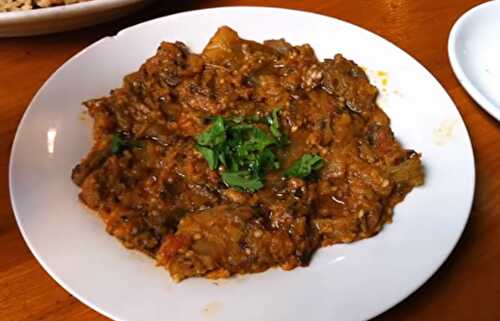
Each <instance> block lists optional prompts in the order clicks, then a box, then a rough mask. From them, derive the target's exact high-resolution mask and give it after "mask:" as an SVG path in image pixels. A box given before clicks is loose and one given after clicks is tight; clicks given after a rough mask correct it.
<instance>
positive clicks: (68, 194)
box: [9, 7, 474, 321]
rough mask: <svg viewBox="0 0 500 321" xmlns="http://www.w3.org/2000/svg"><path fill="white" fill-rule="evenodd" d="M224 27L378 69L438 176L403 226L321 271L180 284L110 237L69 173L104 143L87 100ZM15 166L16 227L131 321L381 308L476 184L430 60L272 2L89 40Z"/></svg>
mask: <svg viewBox="0 0 500 321" xmlns="http://www.w3.org/2000/svg"><path fill="white" fill-rule="evenodd" d="M224 24H227V25H229V26H231V27H233V28H234V29H235V30H237V31H238V32H239V33H240V35H241V36H242V37H244V38H248V39H253V40H258V41H262V40H264V39H272V38H275V39H276V38H281V37H284V38H285V39H286V40H288V41H289V42H291V43H293V44H302V43H305V42H307V43H310V44H311V45H312V47H313V48H314V49H315V50H316V53H317V55H318V56H319V57H320V58H325V57H332V56H333V55H334V54H335V53H337V52H341V53H343V54H344V55H345V56H346V57H348V58H350V59H353V60H354V61H356V62H358V63H359V64H360V65H362V66H364V67H367V68H368V74H369V76H370V77H371V80H372V81H373V82H374V83H376V84H377V85H378V86H379V87H380V88H381V89H382V91H381V96H380V101H379V103H380V104H381V106H382V107H383V108H384V110H385V111H386V113H387V114H388V115H389V116H390V118H391V121H392V128H393V130H394V132H395V135H396V136H397V137H398V139H399V140H400V141H401V143H402V144H403V146H405V147H407V148H412V149H415V150H416V151H419V152H421V153H422V155H423V156H422V159H423V163H424V166H425V171H426V182H425V185H424V186H422V187H419V188H416V189H415V190H414V191H412V192H411V193H410V194H409V195H408V196H407V197H406V199H405V200H404V202H403V203H401V204H399V205H398V206H397V207H396V209H395V215H394V222H393V224H389V225H387V226H385V227H384V229H383V231H382V232H381V233H380V234H379V235H377V236H375V237H373V238H370V239H367V240H363V241H359V242H355V243H353V244H341V245H334V246H331V247H327V248H322V249H320V250H319V251H318V252H317V253H316V254H315V255H314V257H313V260H312V262H311V265H310V266H308V267H305V268H297V269H295V270H293V271H289V272H285V271H282V270H279V269H271V270H269V271H266V272H264V273H259V274H252V275H246V276H244V277H235V278H231V279H228V280H225V281H223V282H222V281H220V282H216V283H214V282H213V281H210V280H206V279H202V278H193V279H188V280H185V281H183V282H181V283H180V284H175V283H173V282H172V281H171V280H170V277H169V275H168V273H167V271H165V270H164V269H162V268H158V267H155V266H154V261H153V260H151V259H150V258H148V257H146V256H145V255H142V254H141V253H138V252H136V251H130V250H127V249H125V248H124V247H123V246H122V245H121V244H120V243H119V241H117V240H116V239H114V238H113V237H111V236H109V235H108V234H107V233H106V232H105V231H104V225H103V224H102V222H101V221H100V220H99V218H98V217H97V216H96V215H94V214H93V213H92V212H91V211H89V210H87V209H86V208H85V207H84V206H83V205H82V204H81V203H80V202H79V201H78V196H77V195H78V191H79V189H78V188H77V187H76V186H75V185H74V184H73V183H72V181H71V179H70V173H71V169H72V167H73V166H75V164H76V163H77V162H78V161H79V160H80V159H81V157H83V156H84V155H85V154H86V153H87V152H88V149H89V148H90V146H91V144H92V138H91V132H92V130H91V126H89V124H88V122H82V120H81V119H80V118H81V113H82V111H83V108H82V106H81V101H83V100H85V99H89V98H92V97H98V96H102V95H106V94H108V93H109V90H110V89H111V88H114V87H116V86H119V85H120V84H121V82H122V78H123V76H124V75H125V74H127V73H129V72H131V71H133V70H136V69H137V68H138V67H139V66H140V65H141V63H142V62H144V60H145V59H146V58H148V57H150V56H151V55H153V54H154V53H155V51H156V49H157V48H158V45H159V43H160V42H161V41H163V40H165V41H175V40H180V41H183V42H184V43H185V44H186V45H187V46H189V47H190V48H191V49H192V50H194V51H196V52H199V51H200V50H201V49H202V48H203V46H204V45H205V44H206V42H207V41H208V39H209V38H210V36H211V35H212V34H213V33H214V32H215V30H216V29H217V27H219V26H221V25H224ZM131 44H133V45H131ZM124 52H126V54H123V53H124ZM381 71H383V72H381ZM380 74H383V75H384V79H382V80H381V79H379V77H378V76H377V75H380ZM457 173H459V174H457ZM9 175H10V191H11V199H12V205H13V209H14V213H15V215H16V219H17V222H18V224H19V227H20V230H21V232H22V234H23V236H24V238H25V240H26V242H27V244H28V246H29V247H30V249H31V251H32V252H33V254H34V255H35V256H36V258H37V259H38V260H39V262H40V264H41V265H42V266H43V267H44V268H45V269H46V270H47V271H48V273H49V274H50V275H51V276H52V277H53V278H54V279H55V280H57V281H58V282H59V284H61V285H62V286H63V287H64V288H65V289H67V290H68V291H69V292H70V293H72V294H73V295H74V296H75V297H77V298H78V299H80V300H81V301H83V302H85V303H86V304H88V305H90V306H91V307H92V308H94V309H96V310H97V311H100V312H101V313H103V314H105V315H107V316H109V317H110V318H114V319H116V320H124V321H125V320H127V321H143V320H148V321H167V320H169V321H207V320H211V319H212V320H218V321H236V320H237V321H257V320H258V321H276V320H283V321H303V320H307V321H331V320H336V321H352V320H364V319H367V318H371V317H374V316H375V315H377V314H379V313H381V312H383V311H385V310H386V309H388V308H390V307H391V306H393V305H394V304H396V303H398V302H399V301H401V300H402V299H404V298H405V297H406V296H408V295H409V294H410V293H412V292H413V291H414V290H415V289H416V288H418V287H419V286H420V285H422V283H424V282H425V281H426V280H427V279H428V278H429V277H430V276H431V275H432V274H433V273H434V272H435V271H436V269H437V268H438V267H439V266H440V265H441V264H442V263H443V261H444V260H445V259H446V258H447V257H448V255H449V253H450V252H451V250H452V249H453V247H454V246H455V244H456V242H457V240H458V238H459V237H460V235H461V233H462V230H463V228H464V226H465V223H466V222H467V218H468V216H469V211H470V206H471V203H472V197H473V191H474V159H473V154H472V148H471V144H470V140H469V136H468V134H467V130H466V128H465V125H464V123H463V121H462V119H461V118H460V114H459V113H458V111H457V109H456V108H455V105H454V104H453V102H452V100H451V99H450V98H449V96H448V95H447V93H446V92H445V91H444V89H443V88H442V87H441V85H440V84H439V83H438V82H437V81H436V79H434V77H432V75H431V74H430V73H429V72H428V71H427V70H425V68H423V67H422V66H421V65H420V64H419V63H418V62H417V61H415V60H414V59H413V58H411V57H410V56H409V55H408V54H406V53H405V52H404V51H402V50H401V49H399V48H397V47H396V46H394V45H393V44H391V43H389V42H388V41H386V40H384V39H382V38H381V37H378V36H376V35H374V34H372V33H370V32H368V31H366V30H363V29H361V28H359V27H356V26H354V25H351V24H349V23H346V22H343V21H340V20H337V19H333V18H330V17H325V16H321V15H318V14H313V13H306V12H300V11H293V10H284V9H274V8H262V7H261V8H253V7H226V8H215V9H208V10H199V11H192V12H184V13H180V14H175V15H172V16H168V17H163V18H159V19H156V20H152V21H148V22H146V23H142V24H139V25H137V26H134V27H131V28H128V29H125V30H123V31H121V32H119V33H118V34H117V35H116V36H114V37H107V38H104V39H102V40H100V41H98V42H96V43H94V44H93V45H91V46H90V47H88V48H86V49H84V50H83V51H82V52H80V53H79V54H77V55H76V56H75V57H73V58H72V59H70V60H69V61H67V62H66V63H65V64H64V65H63V66H62V67H61V68H59V70H58V71H56V72H55V73H54V75H52V76H51V77H50V79H49V80H47V82H46V83H45V84H44V85H43V87H42V88H41V89H40V91H39V92H38V93H37V95H36V96H35V98H34V99H33V101H32V102H31V105H30V107H29V108H28V110H27V111H26V114H25V115H24V117H23V119H22V121H21V124H20V125H19V128H18V132H17V134H16V138H15V141H14V144H13V148H12V154H11V162H10V174H9Z"/></svg>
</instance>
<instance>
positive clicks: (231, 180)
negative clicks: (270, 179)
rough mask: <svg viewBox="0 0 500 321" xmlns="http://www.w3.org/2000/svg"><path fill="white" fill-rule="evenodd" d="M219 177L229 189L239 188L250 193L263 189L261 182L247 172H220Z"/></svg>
mask: <svg viewBox="0 0 500 321" xmlns="http://www.w3.org/2000/svg"><path fill="white" fill-rule="evenodd" d="M220 175H221V177H222V181H223V182H224V183H225V184H226V185H227V186H229V187H237V188H241V189H243V190H246V191H248V192H251V193H253V192H256V191H258V190H259V189H261V188H262V187H264V184H263V183H262V181H261V180H260V179H259V178H258V177H255V176H252V175H251V174H250V173H249V172H248V171H239V172H222V173H221V174H220Z"/></svg>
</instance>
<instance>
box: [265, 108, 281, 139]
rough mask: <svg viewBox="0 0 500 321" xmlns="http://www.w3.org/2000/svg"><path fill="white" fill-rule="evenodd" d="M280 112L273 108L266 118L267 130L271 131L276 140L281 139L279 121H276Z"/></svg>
mask: <svg viewBox="0 0 500 321" xmlns="http://www.w3.org/2000/svg"><path fill="white" fill-rule="evenodd" d="M279 112H280V109H279V108H275V109H274V110H273V111H272V113H271V115H269V116H267V117H266V120H267V123H268V124H269V129H270V130H271V133H272V134H273V136H274V137H276V138H278V139H279V138H281V132H280V121H279V119H278V113H279Z"/></svg>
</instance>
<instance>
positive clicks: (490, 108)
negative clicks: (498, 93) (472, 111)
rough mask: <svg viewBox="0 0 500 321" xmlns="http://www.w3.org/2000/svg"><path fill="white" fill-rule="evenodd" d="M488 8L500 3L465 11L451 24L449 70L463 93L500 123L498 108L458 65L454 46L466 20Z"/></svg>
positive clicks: (490, 3)
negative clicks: (463, 90) (450, 69)
mask: <svg viewBox="0 0 500 321" xmlns="http://www.w3.org/2000/svg"><path fill="white" fill-rule="evenodd" d="M490 6H499V7H500V2H498V1H488V2H485V3H482V4H479V5H477V6H475V7H472V8H471V9H469V10H467V11H466V12H465V13H463V14H462V15H461V16H460V17H459V18H458V19H457V20H456V21H455V23H454V24H453V27H452V28H451V31H450V34H449V37H448V48H447V49H448V59H449V61H450V65H451V68H452V70H453V73H454V74H455V77H456V78H457V80H458V82H459V83H460V85H461V86H462V87H463V88H464V89H465V91H466V92H467V93H468V94H469V96H471V97H472V99H474V101H475V102H476V103H477V104H478V105H479V107H481V108H482V109H483V110H484V111H486V112H487V113H488V114H489V115H490V116H491V117H493V118H495V119H496V120H497V121H500V106H498V107H497V106H496V105H495V104H494V103H493V102H491V101H490V99H488V98H487V97H486V96H484V95H483V94H482V93H481V91H480V90H479V89H478V88H477V86H476V85H474V83H473V82H472V81H471V80H470V79H469V77H468V76H467V74H466V72H465V70H464V69H463V68H462V64H461V63H460V59H458V55H457V52H456V48H455V45H456V44H457V37H458V33H459V29H460V28H461V27H462V25H463V24H464V23H465V21H466V19H467V18H469V17H471V16H472V15H474V14H475V13H477V12H478V11H481V10H485V9H486V8H487V7H490Z"/></svg>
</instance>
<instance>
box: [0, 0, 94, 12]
mask: <svg viewBox="0 0 500 321" xmlns="http://www.w3.org/2000/svg"><path fill="white" fill-rule="evenodd" d="M85 1H90V0H0V12H7V11H19V10H30V9H37V8H46V7H52V6H59V5H65V4H72V3H79V2H85Z"/></svg>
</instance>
